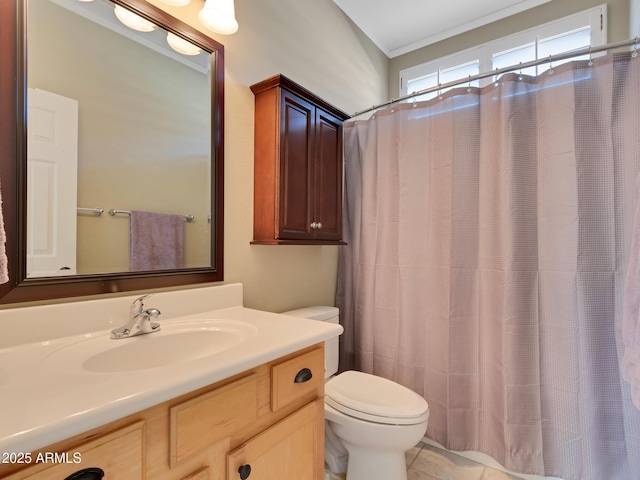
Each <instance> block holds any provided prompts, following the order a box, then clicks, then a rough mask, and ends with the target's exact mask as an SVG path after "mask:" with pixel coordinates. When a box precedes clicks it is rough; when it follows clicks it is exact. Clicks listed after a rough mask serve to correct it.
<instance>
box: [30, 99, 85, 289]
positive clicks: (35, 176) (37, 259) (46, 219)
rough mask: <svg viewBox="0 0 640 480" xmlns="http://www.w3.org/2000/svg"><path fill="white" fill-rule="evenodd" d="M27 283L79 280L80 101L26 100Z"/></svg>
mask: <svg viewBox="0 0 640 480" xmlns="http://www.w3.org/2000/svg"><path fill="white" fill-rule="evenodd" d="M27 101H28V115H27V121H28V126H27V182H28V185H27V192H28V195H27V225H28V227H27V232H28V233H27V277H30V278H32V277H42V276H47V277H52V276H66V275H75V274H76V229H77V226H76V224H77V216H76V205H77V191H78V173H77V172H78V101H77V100H74V99H71V98H67V97H63V96H61V95H57V94H55V93H51V92H47V91H46V90H41V89H37V88H36V89H34V88H30V89H29V90H28V94H27Z"/></svg>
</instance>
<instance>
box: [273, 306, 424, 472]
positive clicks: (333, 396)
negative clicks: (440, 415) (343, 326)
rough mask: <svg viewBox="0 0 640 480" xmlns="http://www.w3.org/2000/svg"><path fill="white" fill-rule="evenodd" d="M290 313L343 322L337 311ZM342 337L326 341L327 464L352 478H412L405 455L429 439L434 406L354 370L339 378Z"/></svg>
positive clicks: (310, 309)
mask: <svg viewBox="0 0 640 480" xmlns="http://www.w3.org/2000/svg"><path fill="white" fill-rule="evenodd" d="M283 314H284V315H290V316H294V317H303V318H308V319H312V320H319V321H325V322H331V323H338V319H339V317H338V315H339V313H338V309H337V308H335V307H307V308H302V309H298V310H290V311H288V312H283ZM337 371H338V337H336V338H333V339H330V340H327V341H326V342H325V395H324V413H325V462H326V464H327V467H328V468H329V470H331V471H332V472H333V473H343V472H345V471H346V472H347V480H407V470H406V468H407V467H406V464H405V451H407V450H408V449H410V448H412V447H414V446H415V445H416V444H417V443H418V442H419V441H420V440H421V439H422V437H423V436H424V434H425V432H426V430H427V422H428V420H429V406H428V404H427V402H426V400H425V399H424V398H422V397H421V396H420V395H418V394H417V393H415V392H413V391H412V390H409V389H408V388H406V387H403V386H402V385H399V384H397V383H395V382H393V381H391V380H387V379H385V378H381V377H377V376H375V375H370V374H367V373H363V372H357V371H353V370H349V371H346V372H343V373H341V374H339V375H334V374H335V373H336V372H337Z"/></svg>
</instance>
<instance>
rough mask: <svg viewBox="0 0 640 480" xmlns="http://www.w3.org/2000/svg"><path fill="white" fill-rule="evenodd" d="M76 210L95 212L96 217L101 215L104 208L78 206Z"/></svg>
mask: <svg viewBox="0 0 640 480" xmlns="http://www.w3.org/2000/svg"><path fill="white" fill-rule="evenodd" d="M77 210H78V212H90V213H95V214H96V217H99V216H100V215H102V214H103V213H104V208H84V207H78V208H77Z"/></svg>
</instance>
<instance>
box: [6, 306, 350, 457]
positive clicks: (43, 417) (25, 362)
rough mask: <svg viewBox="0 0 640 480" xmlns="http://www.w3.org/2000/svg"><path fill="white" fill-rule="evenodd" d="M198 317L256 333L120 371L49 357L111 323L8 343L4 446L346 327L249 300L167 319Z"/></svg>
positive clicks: (100, 419) (126, 410) (123, 412)
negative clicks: (176, 359) (220, 348)
mask: <svg viewBox="0 0 640 480" xmlns="http://www.w3.org/2000/svg"><path fill="white" fill-rule="evenodd" d="M198 319H222V320H228V321H231V322H244V323H245V324H249V325H251V326H252V327H251V328H252V330H253V334H252V335H250V336H249V337H248V338H246V339H245V340H244V341H243V342H242V343H239V344H238V345H235V346H233V347H231V348H229V349H228V350H225V351H224V352H221V353H218V354H215V355H212V356H208V357H203V358H199V359H194V360H189V361H188V362H183V363H175V364H169V365H167V366H158V367H156V368H145V369H142V370H133V371H124V372H122V371H121V372H116V373H108V372H107V373H103V372H88V371H85V370H83V369H82V368H81V366H79V365H70V366H69V368H62V366H61V364H60V362H51V361H49V360H48V359H50V357H51V355H52V354H54V353H55V352H58V351H60V349H63V348H65V347H67V346H69V345H73V344H76V343H78V342H82V341H83V340H85V339H88V338H94V337H99V336H101V335H102V336H104V338H105V339H108V337H109V331H110V329H107V330H103V331H98V332H91V333H86V332H85V333H80V334H77V335H70V336H66V337H62V338H55V339H52V340H46V341H38V342H32V343H28V344H20V345H13V346H8V347H6V348H0V453H2V452H11V453H21V452H24V453H26V452H31V451H34V450H37V449H41V448H44V447H46V446H48V445H51V444H53V443H55V442H58V441H61V440H64V439H65V438H69V437H71V436H74V435H77V434H80V433H82V432H85V431H87V430H90V429H92V428H95V427H98V426H100V425H104V424H106V423H109V422H111V421H114V420H117V419H119V418H122V417H124V416H127V415H130V414H132V413H135V412H138V411H141V410H144V409H146V408H149V407H151V406H154V405H157V404H159V403H161V402H164V401H167V400H170V399H171V398H175V397H177V396H179V395H182V394H185V393H188V392H191V391H194V390H197V389H199V388H201V387H205V386H207V385H210V384H212V383H215V382H217V381H220V380H223V379H225V378H228V377H230V376H233V375H235V374H238V373H241V372H243V371H245V370H248V369H251V368H254V367H256V366H258V365H261V364H263V363H266V362H269V361H271V360H274V359H276V358H278V357H281V356H283V355H287V354H289V353H293V352H295V351H297V350H300V349H302V348H305V347H308V346H311V345H313V344H316V343H318V342H321V341H324V340H327V339H329V338H332V337H335V336H337V335H340V334H341V333H342V327H341V326H340V325H335V324H329V323H326V322H318V321H312V320H306V319H302V318H294V317H288V316H285V315H280V314H275V313H268V312H263V311H259V310H253V309H249V308H245V307H243V306H242V305H235V306H230V307H226V308H221V309H215V310H209V311H203V312H199V313H191V314H189V315H184V316H176V317H173V318H170V319H167V320H166V321H163V320H160V323H161V325H167V326H169V325H171V324H176V323H177V322H189V321H193V320H198ZM163 322H166V323H163ZM0 326H1V324H0ZM254 327H255V328H254ZM158 334H159V333H158ZM152 335H156V333H152V334H149V335H145V336H140V337H133V338H131V339H121V340H109V341H111V342H119V343H118V345H124V343H122V342H129V341H132V340H136V339H141V338H142V337H149V336H152Z"/></svg>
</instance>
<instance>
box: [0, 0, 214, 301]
mask: <svg viewBox="0 0 640 480" xmlns="http://www.w3.org/2000/svg"><path fill="white" fill-rule="evenodd" d="M112 1H114V3H116V4H120V5H123V6H125V7H127V8H129V9H130V10H133V11H134V12H136V13H137V14H138V15H141V16H142V17H145V18H147V19H149V20H151V21H153V22H154V23H155V24H157V25H160V26H162V27H163V28H165V29H166V30H168V31H171V32H173V33H175V34H178V35H180V36H182V37H184V38H186V39H187V40H189V41H191V42H192V43H194V44H196V45H198V46H199V47H201V48H203V49H204V50H207V51H208V52H210V53H211V62H212V64H211V72H212V95H211V113H212V125H213V127H212V131H211V177H212V178H211V191H212V198H211V213H212V215H211V264H212V265H211V267H204V268H189V269H180V270H158V271H153V272H133V273H132V272H123V273H109V274H98V275H75V276H72V277H65V278H58V277H56V278H53V277H49V278H34V279H31V278H29V279H27V278H26V102H25V100H26V89H27V85H26V52H27V45H26V8H27V0H7V1H4V0H3V1H1V2H0V49H1V50H2V52H1V54H0V188H1V192H2V212H3V214H4V215H3V216H4V227H5V232H6V252H7V257H8V269H9V279H10V280H9V282H8V283H5V284H3V285H0V304H8V303H17V302H28V301H37V300H47V299H53V298H64V297H77V296H84V295H96V294H102V293H114V292H122V291H131V290H145V289H153V288H163V287H173V286H179V285H189V284H198V283H208V282H215V281H222V279H223V268H222V267H223V238H224V232H223V225H224V215H223V214H224V207H223V200H224V123H223V121H224V47H223V46H222V45H221V44H219V43H218V42H216V41H215V40H213V39H211V38H209V37H207V36H206V35H204V34H202V33H201V32H199V31H197V30H195V29H194V28H192V27H190V26H189V25H187V24H185V23H183V22H181V21H179V20H177V19H176V18H174V17H172V16H170V15H169V14H167V13H166V12H164V11H163V10H160V9H159V8H157V7H155V6H153V5H151V4H149V3H147V2H145V1H144V0H112Z"/></svg>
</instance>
